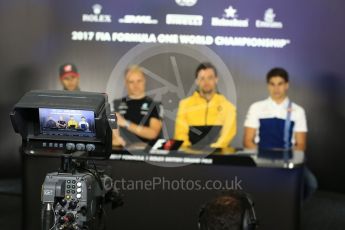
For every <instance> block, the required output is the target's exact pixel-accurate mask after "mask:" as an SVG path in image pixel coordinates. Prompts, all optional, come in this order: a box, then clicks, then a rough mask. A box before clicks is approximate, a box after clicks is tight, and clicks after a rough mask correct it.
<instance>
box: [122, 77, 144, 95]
mask: <svg viewBox="0 0 345 230" xmlns="http://www.w3.org/2000/svg"><path fill="white" fill-rule="evenodd" d="M126 87H127V92H128V96H130V97H136V98H139V97H143V96H144V95H145V77H144V75H143V74H142V73H140V72H129V73H127V75H126Z"/></svg>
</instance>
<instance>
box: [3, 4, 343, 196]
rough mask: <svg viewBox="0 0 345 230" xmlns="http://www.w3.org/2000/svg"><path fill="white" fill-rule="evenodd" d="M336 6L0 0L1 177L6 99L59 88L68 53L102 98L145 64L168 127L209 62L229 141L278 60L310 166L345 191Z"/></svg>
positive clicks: (11, 168) (8, 137)
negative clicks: (234, 116) (233, 123)
mask: <svg viewBox="0 0 345 230" xmlns="http://www.w3.org/2000/svg"><path fill="white" fill-rule="evenodd" d="M344 9H345V2H344V1H342V0H331V1H322V0H313V1H311V0H305V1H302V2H301V1H297V0H291V1H283V0H255V1H252V0H241V1H239V0H230V1H229V0H217V1H208V0H145V1H135V0H116V1H115V0H113V1H111V0H97V1H96V0H72V1H71V0H59V1H57V0H48V1H47V0H20V1H19V0H12V1H1V2H0V25H1V27H0V28H1V32H0V37H1V38H0V60H1V62H0V67H1V68H0V74H1V91H0V95H1V96H0V106H1V114H0V116H1V119H0V122H1V127H2V128H1V133H0V135H1V139H0V142H1V144H0V146H1V153H0V159H1V161H0V164H1V167H0V170H1V175H2V176H3V177H5V176H17V175H19V169H20V164H19V162H20V161H19V159H20V158H19V154H18V146H19V144H20V138H19V137H18V136H16V135H15V134H14V133H13V131H12V128H11V124H10V121H9V117H8V113H9V112H10V110H11V107H12V106H13V104H14V103H15V102H16V101H17V100H18V99H19V98H20V97H21V96H22V95H23V94H24V93H25V92H26V91H28V90H31V89H61V87H60V85H59V78H58V67H59V65H60V64H62V63H65V62H73V63H75V64H76V65H77V67H78V69H79V71H80V75H81V77H80V80H81V89H82V90H85V91H97V92H107V93H108V94H109V97H110V99H111V100H113V99H114V98H117V97H121V96H123V95H125V91H124V88H123V83H124V81H123V71H124V69H125V68H126V66H128V65H131V64H139V65H141V66H143V67H144V70H145V73H146V75H147V88H148V94H149V95H150V96H151V97H153V98H154V99H156V100H160V101H162V102H163V105H164V107H165V120H164V123H165V124H164V135H165V136H166V137H171V136H172V135H173V124H174V117H175V114H176V109H177V105H178V102H179V100H180V99H182V98H184V97H186V96H188V95H190V94H191V93H192V92H193V90H195V87H194V86H193V83H194V70H195V68H196V66H197V64H198V63H199V62H200V61H210V62H213V63H214V64H215V65H216V67H217V68H218V70H219V78H220V82H219V83H220V84H219V91H220V92H221V93H223V94H224V95H225V96H226V97H227V98H228V99H229V100H230V101H232V102H233V103H234V104H235V105H236V106H237V113H238V133H237V137H236V138H235V140H234V141H233V143H232V144H233V146H236V147H240V146H241V143H242V142H241V139H242V136H243V122H244V119H245V114H246V112H247V110H248V107H249V106H250V104H251V103H253V102H254V101H257V100H261V99H264V98H266V97H267V92H266V85H265V74H266V72H267V71H268V70H269V69H270V68H272V67H275V66H282V67H284V68H286V69H287V70H288V71H289V73H290V75H291V89H290V92H289V93H290V97H291V98H292V100H293V101H294V102H296V103H298V104H300V105H302V106H303V107H304V108H305V109H306V112H307V118H308V127H309V133H308V151H307V155H308V165H309V166H310V168H311V169H312V170H313V171H314V172H315V174H316V176H317V177H318V179H319V182H320V187H321V188H323V189H328V190H334V191H342V192H345V184H344V183H341V181H342V179H343V177H344V174H345V173H344V170H342V168H343V164H344V162H345V161H344V160H345V155H344V152H343V136H344V132H343V131H344V127H345V125H344V124H345V122H344V120H345V107H344V106H345V103H344V98H345V97H344V90H343V89H344V86H345V80H344V77H345V70H344V56H345V44H344V41H345V31H344V30H343V28H344V26H345V14H344V13H343V11H344Z"/></svg>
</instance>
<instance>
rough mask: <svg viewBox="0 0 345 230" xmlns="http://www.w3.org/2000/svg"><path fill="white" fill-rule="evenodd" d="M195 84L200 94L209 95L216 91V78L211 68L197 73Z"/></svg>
mask: <svg viewBox="0 0 345 230" xmlns="http://www.w3.org/2000/svg"><path fill="white" fill-rule="evenodd" d="M195 82H196V84H197V86H198V89H199V91H200V92H201V93H204V94H211V93H213V92H215V91H216V89H217V83H218V77H217V76H216V73H215V72H214V70H213V69H212V68H207V69H203V70H200V71H199V73H198V76H197V78H196V81H195Z"/></svg>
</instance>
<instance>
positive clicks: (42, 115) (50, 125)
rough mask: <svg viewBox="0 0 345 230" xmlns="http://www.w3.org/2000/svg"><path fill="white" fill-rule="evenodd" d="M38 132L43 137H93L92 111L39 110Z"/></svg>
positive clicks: (93, 117) (93, 119)
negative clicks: (43, 135)
mask: <svg viewBox="0 0 345 230" xmlns="http://www.w3.org/2000/svg"><path fill="white" fill-rule="evenodd" d="M39 119H40V131H41V134H45V135H61V136H81V137H94V136H96V132H95V114H94V112H93V111H85V110H70V109H47V108H40V109H39Z"/></svg>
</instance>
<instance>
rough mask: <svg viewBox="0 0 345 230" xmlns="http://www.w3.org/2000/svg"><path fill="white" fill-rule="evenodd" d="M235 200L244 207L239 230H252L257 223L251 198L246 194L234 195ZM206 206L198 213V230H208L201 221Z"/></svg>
mask: <svg viewBox="0 0 345 230" xmlns="http://www.w3.org/2000/svg"><path fill="white" fill-rule="evenodd" d="M234 196H235V197H236V198H238V199H239V200H241V201H242V203H243V205H244V212H243V214H242V224H241V229H242V230H254V229H256V228H257V226H258V221H257V219H256V214H255V209H254V202H253V200H252V198H251V197H250V196H249V194H247V193H242V194H237V193H236V194H235V195H234ZM206 205H207V204H206ZM206 205H204V206H203V207H202V208H201V210H200V212H199V219H198V228H199V230H208V229H209V228H208V226H203V225H202V224H201V223H202V220H203V218H204V214H205V208H206Z"/></svg>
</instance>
